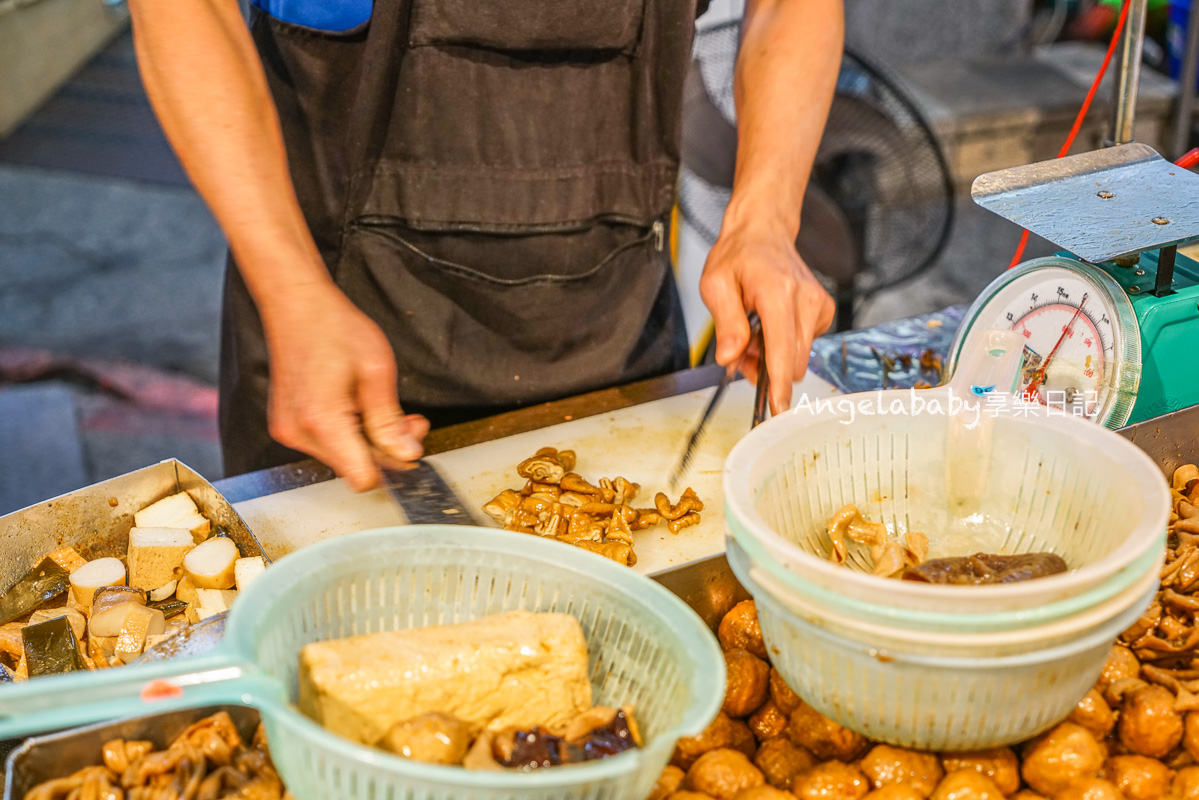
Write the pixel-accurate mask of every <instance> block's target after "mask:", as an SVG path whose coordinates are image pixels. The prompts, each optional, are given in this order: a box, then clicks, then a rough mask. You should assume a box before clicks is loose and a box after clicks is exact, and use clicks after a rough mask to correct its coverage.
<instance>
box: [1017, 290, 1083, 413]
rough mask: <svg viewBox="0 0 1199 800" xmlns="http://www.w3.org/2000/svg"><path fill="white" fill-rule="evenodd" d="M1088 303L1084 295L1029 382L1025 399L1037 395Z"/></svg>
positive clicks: (1025, 391)
mask: <svg viewBox="0 0 1199 800" xmlns="http://www.w3.org/2000/svg"><path fill="white" fill-rule="evenodd" d="M1086 302H1087V295H1085V294H1084V295H1083V296H1082V300H1080V301H1079V303H1078V308H1077V309H1076V310H1075V311H1074V316H1072V317H1070V321H1069V322H1067V323H1066V327H1064V328H1062V335H1061V336H1059V337H1058V340H1057V344H1055V345H1054V346H1053V349H1052V350H1050V351H1049V355H1047V356H1045V360H1044V361H1042V362H1041V366H1040V368H1039V369H1037V371H1036V372H1035V373H1033V378H1032V381H1030V382H1029V384H1028V388H1026V389H1025V390H1024V395H1025V397H1028V398H1030V399H1031V398H1032V397H1033V396H1034V395H1035V394H1036V392H1037V387H1038V386H1040V385H1041V384H1042V383H1043V382H1044V381H1045V370H1046V369H1048V368H1049V360H1050V359H1051V358H1053V354H1054V353H1056V352H1057V349H1058V348H1059V347H1061V346H1062V342H1064V341H1066V336H1067V335H1068V334H1069V333H1070V329H1071V328H1073V327H1074V322H1075V320H1077V319H1078V315H1079V314H1081V313H1082V307H1083V305H1084V304H1085V303H1086Z"/></svg>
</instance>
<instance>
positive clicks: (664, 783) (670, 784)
mask: <svg viewBox="0 0 1199 800" xmlns="http://www.w3.org/2000/svg"><path fill="white" fill-rule="evenodd" d="M686 774H687V773H685V772H683V771H682V770H681V769H679V768H678V767H676V766H674V765H673V764H670V765H667V767H666V769H664V770H662V774H661V775H659V776H658V780H656V781H654V788H653V791H651V792H650V793H649V797H648V798H646V800H666V798H667V797H670V796H671V795H672V794H674V793H675V792H677V791H678V790H679V787H680V786H682V785H683V778H684V777H686Z"/></svg>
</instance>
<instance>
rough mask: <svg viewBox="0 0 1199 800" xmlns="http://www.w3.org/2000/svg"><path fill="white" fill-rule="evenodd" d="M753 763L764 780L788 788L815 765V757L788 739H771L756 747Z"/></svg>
mask: <svg viewBox="0 0 1199 800" xmlns="http://www.w3.org/2000/svg"><path fill="white" fill-rule="evenodd" d="M754 764H756V765H757V767H758V769H760V770H762V774H763V775H765V776H766V782H767V783H768V784H770V785H771V786H774V787H776V788H780V789H790V788H791V785H792V784H794V783H795V779H796V778H798V777H799V776H800V775H802V774H803V773H805V772H807V771H808V770H810V769H811V768H812V767H814V766H816V759H815V757H814V756H813V755H812V754H811V753H809V752H808V751H807V750H804V749H803V748H802V747H796V746H795V745H794V744H792V743H791V740H790V739H787V738H785V737H779V738H777V739H771V740H770V741H769V742H766V743H765V744H763V745H762V746H761V747H759V748H758V753H757V755H756V756H754Z"/></svg>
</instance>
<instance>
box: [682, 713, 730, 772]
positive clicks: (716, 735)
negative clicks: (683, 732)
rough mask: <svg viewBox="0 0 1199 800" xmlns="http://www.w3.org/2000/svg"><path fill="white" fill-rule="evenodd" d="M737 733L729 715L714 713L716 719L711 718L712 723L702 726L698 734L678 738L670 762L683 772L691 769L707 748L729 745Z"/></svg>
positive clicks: (712, 748) (713, 748)
mask: <svg viewBox="0 0 1199 800" xmlns="http://www.w3.org/2000/svg"><path fill="white" fill-rule="evenodd" d="M738 735H739V734H738V733H737V728H736V726H734V724H733V721H732V720H731V719H729V715H728V714H726V713H724V712H723V711H721V712H720V713H718V714H717V715H716V719H714V720H712V724H711V725H709V726H708V727H706V728H704V730H703V732H702V733H700V735H699V736H686V737H684V738H682V739H679V741H678V743H677V744H676V745H675V748H674V756H673V757H671V759H670V763H671V764H674V765H675V766H676V767H678V768H679V769H681V770H683V771H684V772H685V771H687V770H689V769H691V765H692V764H694V763H695V762H696V760H697V759H698V758H699V757H700V756H702V755H703V754H704V753H706V752H708V751H709V750H715V749H716V748H718V747H731V746H732V744H733V739H734V737H735V736H738Z"/></svg>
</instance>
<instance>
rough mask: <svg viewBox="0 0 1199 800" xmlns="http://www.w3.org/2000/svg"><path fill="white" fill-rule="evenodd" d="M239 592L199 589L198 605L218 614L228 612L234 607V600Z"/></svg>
mask: <svg viewBox="0 0 1199 800" xmlns="http://www.w3.org/2000/svg"><path fill="white" fill-rule="evenodd" d="M235 597H237V592H235V591H233V590H232V589H197V590H196V603H197V605H199V607H200V608H204V609H209V610H211V611H212V612H214V613H216V614H221V613H223V612H225V611H228V610H229V609H230V608H231V607H232V606H233V598H235Z"/></svg>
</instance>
